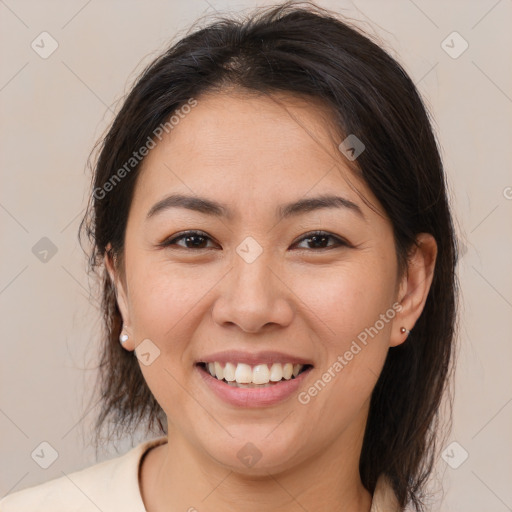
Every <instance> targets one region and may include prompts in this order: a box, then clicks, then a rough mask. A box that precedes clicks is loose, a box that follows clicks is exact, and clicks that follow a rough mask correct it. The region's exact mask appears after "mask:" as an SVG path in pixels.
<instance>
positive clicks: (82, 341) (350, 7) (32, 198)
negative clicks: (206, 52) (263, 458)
mask: <svg viewBox="0 0 512 512" xmlns="http://www.w3.org/2000/svg"><path fill="white" fill-rule="evenodd" d="M264 3H265V4H269V3H271V2H259V5H263V4H264ZM318 3H319V5H322V6H325V7H328V8H332V9H335V10H337V11H339V12H343V13H345V14H346V15H347V16H348V17H350V18H352V19H354V20H358V23H360V24H361V26H363V27H364V28H365V29H366V30H370V31H371V32H372V33H374V34H375V35H377V36H378V37H380V39H381V41H382V42H383V43H384V44H385V45H386V46H387V48H388V49H389V50H390V51H391V52H392V54H393V55H394V56H396V57H397V58H398V59H399V60H400V61H401V62H402V63H403V64H404V66H405V68H406V69H407V71H408V72H409V73H410V75H411V76H412V77H413V79H414V81H415V82H416V84H417V85H418V87H419V89H420V91H421V93H422V94H423V95H424V97H425V99H426V101H427V103H428V104H429V105H430V108H431V111H432V113H433V116H434V118H435V124H436V129H437V131H438V137H439V139H440V141H441V145H442V148H443V158H444V162H445V166H446V172H447V175H448V180H449V183H450V188H451V194H452V199H453V204H454V208H455V214H456V216H457V222H458V226H459V228H458V229H459V232H460V236H461V237H462V239H463V240H464V246H465V251H466V252H465V254H464V256H463V258H462V260H461V262H460V266H459V276H460V280H461V284H462V293H463V295H462V299H463V307H462V311H461V322H460V323H461V329H460V336H459V345H460V352H459V356H458V370H457V376H456V387H455V409H454V425H453V431H452V433H451V434H450V436H449V439H448V441H447V443H445V444H444V446H443V447H446V446H448V445H449V444H450V443H451V442H453V441H456V442H457V443H459V444H458V445H455V447H454V446H453V445H452V446H451V447H449V448H448V449H447V451H445V458H446V459H447V460H448V461H449V462H450V464H451V465H449V464H447V463H446V462H445V460H443V458H439V461H438V468H437V479H435V480H434V481H433V483H432V485H433V488H434V489H439V487H440V484H442V485H443V487H444V493H439V494H438V501H437V503H436V504H435V505H434V506H433V510H443V511H464V512H481V511H482V510H485V511H486V512H493V511H495V512H501V511H506V510H512V486H511V485H510V483H511V480H512V441H511V436H510V432H512V428H511V426H512V377H511V372H510V366H511V361H512V343H511V335H510V333H511V328H512V272H511V269H510V263H511V252H512V251H511V248H512V222H511V219H512V188H511V187H512V173H511V171H510V162H511V158H510V156H511V124H512V123H511V119H512V116H511V114H512V73H511V68H510V58H511V51H510V49H511V48H512V31H511V30H510V20H511V19H512V2H511V1H510V0H500V1H497V0H480V1H478V0H474V1H460V2H456V1H426V0H414V1H413V0H396V1H370V0H358V1H354V2H349V1H342V0H338V1H321V2H318ZM254 5H256V2H248V1H243V2H242V1H238V2H235V1H229V2H228V1H218V0H208V1H207V0H189V1H187V2H178V1H169V0H167V1H157V0H152V1H147V2H142V1H139V2H135V1H99V0H92V1H91V0H90V1H87V0H73V1H64V0H59V1H57V0H54V1H36V0H34V1H26V0H18V1H16V0H0V62H1V69H0V109H1V112H0V120H1V121H0V122H1V125H0V141H1V146H2V147H1V149H2V150H1V153H0V168H1V173H2V177H1V189H0V227H1V237H2V252H1V257H0V262H1V270H0V313H1V329H2V345H1V346H2V350H1V357H0V365H1V366H0V386H1V387H0V432H1V436H0V452H1V457H0V497H1V496H4V495H5V494H7V493H10V492H13V491H17V490H20V489H23V488H25V487H28V486H30V485H34V484H37V483H40V482H43V481H46V480H49V479H51V478H55V477H58V476H62V474H68V473H70V472H71V471H74V470H77V469H80V468H83V467H85V466H88V465H90V464H93V463H95V462H96V461H97V459H96V458H95V454H94V450H93V449H92V447H91V446H90V443H89V441H90V433H91V430H90V429H91V422H92V420H93V419H94V415H95V413H96V412H97V410H96V409H92V410H91V409H86V406H87V405H88V404H87V400H86V399H85V398H84V386H85V387H86V389H87V390H90V389H91V386H92V385H93V383H94V375H95V372H94V370H93V366H94V361H95V357H96V352H95V351H96V347H97V336H98V334H97V333H98V326H99V316H98V313H97V309H96V307H97V299H95V298H94V297H92V298H90V297H89V282H88V278H87V275H86V273H85V259H84V256H83V253H82V251H81V249H80V247H79V245H78V242H77V229H78V225H79V221H80V219H81V215H82V212H83V208H84V206H85V201H86V198H87V194H88V184H89V181H88V180H89V175H88V174H87V173H86V171H85V164H86V160H87V157H88V154H89V151H90V150H91V148H92V147H93V144H94V142H95V141H96V140H97V138H98V137H99V136H100V135H101V133H102V132H103V130H104V129H105V128H106V126H107V125H108V123H109V122H110V121H111V119H112V113H113V112H114V111H115V110H116V105H117V103H116V102H117V101H119V99H120V98H122V95H123V94H124V93H125V92H126V91H127V90H128V86H129V84H130V83H131V81H132V80H133V79H134V78H135V76H136V75H137V73H138V72H139V71H141V69H142V67H143V65H145V64H146V63H148V62H149V61H150V60H151V58H152V57H154V56H156V55H157V54H158V53H159V51H160V50H162V49H163V48H164V47H165V46H166V44H167V43H168V41H169V40H170V39H171V38H174V37H179V36H181V35H183V34H184V33H185V32H186V30H187V29H188V26H189V24H190V23H191V22H192V21H194V20H195V19H197V18H198V17H199V16H201V15H204V14H208V13H214V12H215V11H224V12H230V11H234V10H235V11H239V10H241V9H245V8H247V7H251V6H254ZM43 31H47V32H48V33H49V34H51V36H52V37H53V38H54V39H55V40H56V41H57V42H58V48H57V50H56V51H55V52H54V53H53V54H52V55H50V56H49V57H48V58H47V59H43V58H41V57H40V56H39V55H38V53H36V52H35V51H34V50H33V49H32V48H31V43H32V41H33V40H36V42H37V41H38V40H40V39H36V38H37V36H38V35H39V34H40V33H41V32H43ZM453 31H457V32H458V33H459V34H460V35H461V36H462V38H464V40H466V41H467V42H468V44H469V47H468V49H467V50H466V51H465V52H464V53H462V54H461V55H460V56H459V57H458V58H456V59H454V58H452V57H451V56H449V55H448V54H447V53H446V52H445V50H444V49H443V47H442V41H443V40H445V39H446V37H447V36H448V35H449V34H451V33H452V32H453ZM452 40H453V43H452V42H451V41H452ZM48 41H49V40H47V45H46V46H45V47H46V48H49V43H48ZM447 41H448V42H447V43H445V45H446V44H449V45H451V46H453V48H452V49H451V50H450V51H452V52H454V51H457V50H459V49H461V48H462V46H461V44H463V41H462V40H460V39H457V36H455V39H453V36H451V39H450V38H449V39H448V40H447ZM43 237H47V238H48V239H50V240H51V242H52V243H53V244H54V245H55V247H56V249H57V252H56V253H55V254H54V255H53V256H52V254H51V252H50V253H49V254H48V256H47V261H46V262H42V261H40V259H39V258H38V257H36V255H35V254H34V253H33V247H34V246H35V245H36V244H37V243H38V241H39V240H40V239H41V238H43ZM40 243H42V244H45V243H48V242H40ZM37 247H39V246H36V248H37ZM35 252H36V253H37V250H35ZM39 256H40V257H41V255H39ZM86 396H89V394H87V395H86ZM43 441H47V442H48V443H50V444H51V445H52V446H53V447H54V448H55V450H56V451H57V452H58V458H57V460H56V461H55V462H54V463H53V464H52V465H51V466H50V467H49V468H48V469H42V468H41V467H39V465H37V464H36V463H35V461H34V460H33V459H32V458H31V453H32V452H33V451H34V450H35V449H36V448H37V447H38V446H39V445H40V443H41V442H43ZM128 447H129V440H126V441H125V443H124V445H123V446H122V447H121V450H123V451H124V450H126V449H127V448H128ZM463 450H465V451H466V452H467V453H468V454H469V457H468V458H467V460H465V461H464V462H463V463H462V464H461V465H460V466H459V467H458V468H457V469H453V468H452V467H451V466H456V465H457V464H459V463H461V461H462V460H463V455H464V451H463ZM113 455H115V452H114V451H113V449H112V447H106V450H105V451H104V452H103V453H102V454H100V457H99V459H98V460H102V459H104V458H107V457H110V456H113Z"/></svg>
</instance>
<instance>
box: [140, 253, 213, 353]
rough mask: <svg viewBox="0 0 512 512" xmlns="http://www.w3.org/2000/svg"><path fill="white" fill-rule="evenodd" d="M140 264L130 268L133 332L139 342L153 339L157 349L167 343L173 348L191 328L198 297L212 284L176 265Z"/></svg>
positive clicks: (208, 278)
mask: <svg viewBox="0 0 512 512" xmlns="http://www.w3.org/2000/svg"><path fill="white" fill-rule="evenodd" d="M140 261H141V263H140V264H139V265H138V266H137V267H133V272H132V280H131V288H130V295H131V301H130V302H131V307H132V311H131V313H132V319H133V321H132V323H133V328H134V330H135V332H137V335H138V337H139V338H140V337H146V338H150V339H154V340H155V341H156V342H157V344H158V345H159V346H160V347H164V346H165V347H167V346H168V345H169V344H168V343H165V340H168V339H173V344H172V346H176V344H177V342H178V340H179V339H180V338H181V337H182V336H181V335H180V334H179V333H183V332H184V331H185V330H186V329H188V328H190V326H191V325H192V323H191V322H190V318H191V315H193V313H194V309H195V308H199V309H200V307H201V302H200V299H201V297H203V296H204V294H205V292H206V291H207V290H208V289H210V288H211V287H212V286H213V285H214V283H215V280H214V279H213V278H212V276H208V275H205V273H204V272H203V273H202V274H201V275H200V273H198V272H194V271H190V269H188V270H187V271H186V272H185V271H183V269H182V270H180V268H179V267H178V266H176V265H170V264H165V263H163V264H162V263H161V262H159V263H155V262H151V261H149V259H148V263H147V264H144V263H143V262H142V261H143V259H142V258H141V259H140ZM209 281H211V283H209Z"/></svg>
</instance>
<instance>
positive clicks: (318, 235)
mask: <svg viewBox="0 0 512 512" xmlns="http://www.w3.org/2000/svg"><path fill="white" fill-rule="evenodd" d="M329 239H331V240H334V245H328V246H325V243H326V242H327V241H328V240H329ZM308 240H309V241H312V242H308V245H309V247H306V249H315V248H316V249H332V248H334V247H340V246H347V247H348V246H349V245H350V244H348V242H346V241H345V240H343V239H341V238H339V237H337V236H335V235H331V233H327V232H326V231H313V232H311V233H308V234H307V235H306V236H303V237H302V238H301V239H300V240H299V242H301V241H308ZM319 246H320V247H319Z"/></svg>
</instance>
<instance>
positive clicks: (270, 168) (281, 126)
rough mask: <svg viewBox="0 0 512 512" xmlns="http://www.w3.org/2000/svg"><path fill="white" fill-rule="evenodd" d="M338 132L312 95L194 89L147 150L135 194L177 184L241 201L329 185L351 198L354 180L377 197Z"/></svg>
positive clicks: (156, 194) (149, 197)
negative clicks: (347, 157) (192, 102)
mask: <svg viewBox="0 0 512 512" xmlns="http://www.w3.org/2000/svg"><path fill="white" fill-rule="evenodd" d="M339 138H340V136H339V135H337V134H336V128H335V124H334V117H333V115H332V112H330V111H329V110H328V109H327V108H326V106H325V105H323V104H322V103H321V102H320V101H319V100H315V99H309V98H302V97H298V96H289V95H284V94H281V95H271V96H270V95H255V94H250V95H248V94H242V93H238V92H235V93H233V92H230V93H216V94H209V95H205V96H201V97H199V98H197V105H196V106H194V107H193V108H191V109H190V111H189V112H188V113H187V114H185V115H183V114H182V115H181V116H180V117H179V122H178V123H176V124H174V126H173V128H172V130H171V131H170V132H169V133H168V134H166V135H165V136H164V137H163V138H162V141H161V142H158V143H157V145H156V147H155V148H154V149H152V150H151V151H150V152H149V154H148V155H147V156H146V158H145V160H144V162H143V165H142V169H141V174H140V176H139V178H138V180H137V182H138V183H137V190H136V193H135V197H134V202H136V203H137V204H138V205H140V204H141V203H144V205H145V206H146V207H147V206H148V205H149V203H150V202H151V203H152V202H154V201H155V200H158V199H161V198H162V197H163V196H164V195H166V194H167V193H169V192H170V191H173V192H174V191H178V192H183V193H187V194H189V195H190V194H197V195H201V196H210V197H211V196H212V195H214V196H215V197H216V198H218V199H219V200H220V201H222V202H223V203H234V202H239V203H240V205H244V206H245V207H246V208H247V207H249V205H252V204H253V203H254V202H256V201H257V202H258V203H260V204H264V203H268V202H273V203H277V202H279V203H282V202H285V200H286V198H289V199H290V200H293V199H297V198H298V197H303V196H306V195H318V194H325V193H335V192H340V193H342V192H343V193H344V195H345V196H346V197H348V198H352V199H353V200H356V199H357V198H358V195H357V192H356V191H355V190H354V188H356V189H357V190H359V191H360V192H361V193H362V194H363V195H364V196H365V197H366V198H367V199H368V200H369V201H370V202H371V203H373V204H374V205H377V204H378V203H377V200H376V198H375V197H374V196H373V194H371V192H370V191H369V189H368V188H367V186H366V184H365V183H364V182H362V181H361V180H360V178H359V177H358V176H357V175H356V174H355V173H354V172H353V171H352V170H351V169H350V168H349V167H348V166H347V165H346V163H345V162H344V159H343V157H342V156H341V154H340V152H339V150H338V144H339V142H340V141H338V139H339ZM309 191H311V194H309ZM359 203H361V200H360V199H359Z"/></svg>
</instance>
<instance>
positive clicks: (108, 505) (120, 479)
mask: <svg viewBox="0 0 512 512" xmlns="http://www.w3.org/2000/svg"><path fill="white" fill-rule="evenodd" d="M166 441H167V439H166V438H165V437H160V438H158V439H153V440H150V441H145V442H143V443H141V444H139V445H137V446H135V447H134V448H132V449H131V450H129V451H128V452H127V453H125V454H124V455H121V456H119V457H115V458H113V459H110V460H106V461H104V462H101V463H99V464H95V465H93V466H89V467H87V468H85V469H82V470H80V471H75V472H73V473H69V474H65V473H64V475H63V476H61V477H58V478H55V479H53V480H50V481H48V482H45V483H42V484H39V485H36V486H33V487H29V488H27V489H23V490H21V491H18V492H15V493H12V494H9V495H8V496H6V497H4V498H3V499H2V500H0V512H28V511H31V510H38V511H40V512H89V511H91V512H92V511H94V512H97V511H98V510H102V511H103V512H109V511H118V510H123V511H124V512H144V505H143V502H142V498H141V495H140V490H139V476H138V473H139V464H140V460H141V458H142V456H143V455H144V453H146V452H147V451H148V450H149V449H150V448H151V447H153V446H155V445H157V444H162V443H164V442H166Z"/></svg>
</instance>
